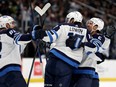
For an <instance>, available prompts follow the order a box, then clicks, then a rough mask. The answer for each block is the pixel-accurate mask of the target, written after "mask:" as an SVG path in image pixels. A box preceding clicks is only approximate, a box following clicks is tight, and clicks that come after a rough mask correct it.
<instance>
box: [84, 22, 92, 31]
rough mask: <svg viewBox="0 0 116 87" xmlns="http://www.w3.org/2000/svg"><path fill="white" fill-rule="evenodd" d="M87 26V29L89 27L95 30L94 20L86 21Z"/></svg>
mask: <svg viewBox="0 0 116 87" xmlns="http://www.w3.org/2000/svg"><path fill="white" fill-rule="evenodd" d="M86 27H87V29H88V30H89V31H93V22H92V21H90V20H88V21H87V22H86Z"/></svg>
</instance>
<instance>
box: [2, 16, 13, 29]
mask: <svg viewBox="0 0 116 87" xmlns="http://www.w3.org/2000/svg"><path fill="white" fill-rule="evenodd" d="M13 22H15V20H14V19H13V18H12V17H10V16H7V15H5V16H1V17H0V28H7V24H9V26H12V24H13Z"/></svg>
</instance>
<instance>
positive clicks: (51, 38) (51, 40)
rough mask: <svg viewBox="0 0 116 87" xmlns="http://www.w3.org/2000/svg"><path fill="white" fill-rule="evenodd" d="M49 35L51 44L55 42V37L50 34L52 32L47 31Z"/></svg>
mask: <svg viewBox="0 0 116 87" xmlns="http://www.w3.org/2000/svg"><path fill="white" fill-rule="evenodd" d="M47 34H48V36H49V38H50V42H53V37H52V34H51V33H50V31H47Z"/></svg>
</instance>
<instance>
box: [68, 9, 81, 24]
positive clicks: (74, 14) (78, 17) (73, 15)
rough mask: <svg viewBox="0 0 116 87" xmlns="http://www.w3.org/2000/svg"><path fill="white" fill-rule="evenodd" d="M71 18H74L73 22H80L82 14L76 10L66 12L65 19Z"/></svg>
mask: <svg viewBox="0 0 116 87" xmlns="http://www.w3.org/2000/svg"><path fill="white" fill-rule="evenodd" d="M71 19H74V22H82V20H83V16H82V14H81V13H80V12H78V11H73V12H70V13H69V14H67V16H66V21H67V22H69V21H70V20H71Z"/></svg>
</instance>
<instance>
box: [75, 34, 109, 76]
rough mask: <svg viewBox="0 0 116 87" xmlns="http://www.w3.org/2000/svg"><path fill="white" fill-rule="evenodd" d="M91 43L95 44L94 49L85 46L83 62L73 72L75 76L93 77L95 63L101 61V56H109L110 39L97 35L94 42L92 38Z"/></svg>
mask: <svg viewBox="0 0 116 87" xmlns="http://www.w3.org/2000/svg"><path fill="white" fill-rule="evenodd" d="M91 40H92V39H91ZM90 42H91V41H90ZM91 43H92V44H96V47H92V46H91V45H88V46H85V51H84V54H83V55H84V56H83V60H82V62H81V64H80V66H79V68H78V70H75V71H74V72H75V73H77V74H91V75H95V69H96V66H97V61H102V57H103V56H102V54H103V55H106V56H108V55H109V45H110V39H108V38H105V37H104V36H102V37H101V36H99V35H98V36H97V38H96V40H95V38H94V41H93V42H91ZM87 52H88V53H87Z"/></svg>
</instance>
